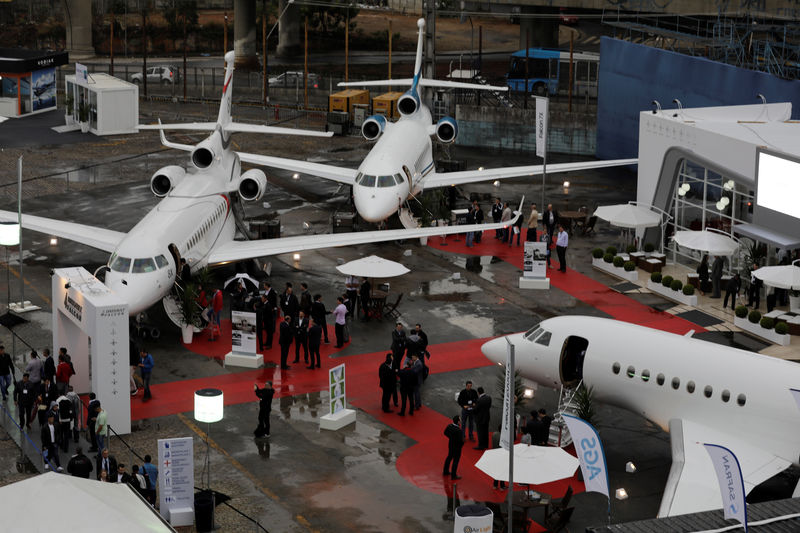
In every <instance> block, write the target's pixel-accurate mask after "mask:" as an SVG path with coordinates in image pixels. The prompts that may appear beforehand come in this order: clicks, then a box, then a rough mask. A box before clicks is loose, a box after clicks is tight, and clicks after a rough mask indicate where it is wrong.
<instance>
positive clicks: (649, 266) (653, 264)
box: [642, 257, 663, 272]
mask: <svg viewBox="0 0 800 533" xmlns="http://www.w3.org/2000/svg"><path fill="white" fill-rule="evenodd" d="M662 266H663V263H661V261H660V260H658V259H653V258H652V257H651V258H649V259H648V260H647V261H645V262H644V264H643V265H642V270H644V271H645V272H661V267H662Z"/></svg>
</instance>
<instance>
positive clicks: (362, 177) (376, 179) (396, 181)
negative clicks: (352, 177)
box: [356, 173, 403, 187]
mask: <svg viewBox="0 0 800 533" xmlns="http://www.w3.org/2000/svg"><path fill="white" fill-rule="evenodd" d="M402 183H403V178H402V176H400V174H392V175H388V176H370V175H368V174H361V173H359V174H358V176H356V184H357V185H361V186H362V187H395V186H397V185H400V184H402Z"/></svg>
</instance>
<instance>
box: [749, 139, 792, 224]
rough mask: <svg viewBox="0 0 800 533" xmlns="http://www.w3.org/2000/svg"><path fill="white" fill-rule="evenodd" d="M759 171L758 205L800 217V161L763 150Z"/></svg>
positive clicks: (759, 159) (760, 156)
mask: <svg viewBox="0 0 800 533" xmlns="http://www.w3.org/2000/svg"><path fill="white" fill-rule="evenodd" d="M757 171H758V172H757V178H756V179H757V187H758V189H757V192H756V203H757V204H758V206H759V207H765V208H767V209H771V210H773V211H777V212H779V213H783V214H785V215H789V216H792V217H794V218H798V219H800V163H798V162H797V161H793V160H791V159H786V158H784V157H779V156H776V155H773V154H770V153H767V152H764V151H761V152H760V153H759V154H758V169H757Z"/></svg>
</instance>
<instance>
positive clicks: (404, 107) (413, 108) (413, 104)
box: [397, 90, 419, 116]
mask: <svg viewBox="0 0 800 533" xmlns="http://www.w3.org/2000/svg"><path fill="white" fill-rule="evenodd" d="M417 109H419V95H418V94H417V92H416V91H412V90H408V91H406V92H405V93H403V96H401V97H400V98H399V99H398V100H397V110H398V111H400V114H401V115H403V116H408V115H413V114H414V113H416V112H417Z"/></svg>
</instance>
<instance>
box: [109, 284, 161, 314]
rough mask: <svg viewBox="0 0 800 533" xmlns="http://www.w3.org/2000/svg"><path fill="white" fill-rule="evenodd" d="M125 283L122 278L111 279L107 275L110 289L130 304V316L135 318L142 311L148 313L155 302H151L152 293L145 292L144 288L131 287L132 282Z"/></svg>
mask: <svg viewBox="0 0 800 533" xmlns="http://www.w3.org/2000/svg"><path fill="white" fill-rule="evenodd" d="M125 281H127V284H126V283H123V279H122V278H116V279H115V278H114V277H112V278H111V279H109V277H108V275H106V285H107V286H108V288H109V289H111V290H112V291H114V294H116V295H117V296H119V297H120V298H121V299H122V300H123V301H124V302H125V303H127V304H128V314H129V315H130V316H134V315H136V314H138V313H141V312H142V311H146V310H147V308H148V307H150V306H151V305H152V304H153V303H154V302H152V301H150V296H151V294H150V292H151V291H147V290H144V287H133V286H131V285H130V283H131V281H130V280H129V279H128V280H125Z"/></svg>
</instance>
